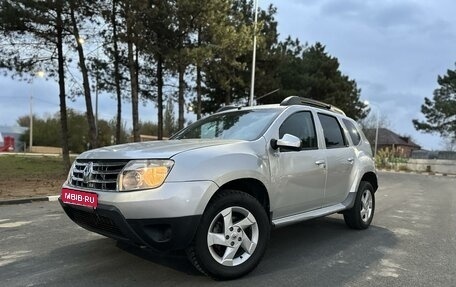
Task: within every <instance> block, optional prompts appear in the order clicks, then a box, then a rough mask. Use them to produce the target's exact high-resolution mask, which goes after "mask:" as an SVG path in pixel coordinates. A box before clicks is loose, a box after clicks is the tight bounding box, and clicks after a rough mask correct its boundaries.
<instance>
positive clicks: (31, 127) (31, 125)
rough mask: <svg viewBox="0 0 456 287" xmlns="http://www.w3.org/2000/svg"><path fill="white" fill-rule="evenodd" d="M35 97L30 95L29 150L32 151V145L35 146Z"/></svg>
mask: <svg viewBox="0 0 456 287" xmlns="http://www.w3.org/2000/svg"><path fill="white" fill-rule="evenodd" d="M32 101H33V97H32V96H30V135H29V137H30V139H29V140H30V144H29V151H30V152H32V147H33V108H32V105H33V102H32Z"/></svg>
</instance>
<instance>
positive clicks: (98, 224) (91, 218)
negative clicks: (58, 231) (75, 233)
mask: <svg viewBox="0 0 456 287" xmlns="http://www.w3.org/2000/svg"><path fill="white" fill-rule="evenodd" d="M71 215H72V218H73V220H74V221H75V222H76V223H79V224H81V225H83V226H87V227H91V228H92V229H94V230H95V231H98V232H102V233H108V234H111V235H116V236H119V237H125V236H124V234H123V233H122V231H121V230H120V228H119V227H118V226H117V225H116V224H115V223H114V221H112V220H111V218H109V217H106V216H102V215H99V214H96V213H91V212H87V211H83V210H79V209H72V210H71Z"/></svg>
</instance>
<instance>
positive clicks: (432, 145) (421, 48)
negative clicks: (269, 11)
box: [0, 0, 456, 149]
mask: <svg viewBox="0 0 456 287" xmlns="http://www.w3.org/2000/svg"><path fill="white" fill-rule="evenodd" d="M259 3H260V6H261V7H262V8H266V7H267V6H268V5H269V4H273V5H274V6H276V7H277V14H276V20H277V21H278V23H279V24H278V31H279V33H280V38H281V39H284V38H286V37H287V36H288V35H290V36H291V37H292V38H299V39H300V41H301V42H308V43H309V44H314V43H315V42H321V43H322V44H324V45H325V46H326V51H327V52H328V53H329V54H330V55H332V56H334V57H337V58H338V60H339V63H340V69H341V71H342V72H343V73H344V74H346V75H348V76H349V77H350V78H351V79H354V80H356V82H357V84H358V87H359V88H361V100H362V101H366V100H367V101H368V102H369V103H370V104H371V109H372V111H373V112H375V113H376V114H377V113H378V114H380V117H381V118H383V117H385V118H387V119H388V122H389V128H390V129H391V130H393V131H394V132H396V133H398V134H401V135H409V136H411V137H412V139H413V140H414V141H415V142H416V143H417V144H419V145H421V146H422V147H423V148H425V149H439V148H442V139H441V138H440V137H439V136H437V135H429V134H423V133H420V132H417V131H416V130H415V129H414V127H413V124H412V119H420V120H424V116H423V115H422V114H421V112H420V108H421V105H422V104H423V102H424V98H425V97H428V98H432V93H433V91H434V89H436V88H437V87H438V85H437V76H438V75H444V74H446V71H447V69H454V68H455V62H456V18H454V11H456V1H454V0H439V1H435V0H421V1H418V0H415V1H414V0H401V1H396V0H382V1H378V0H377V1H375V0H302V1H298V0H268V1H267V0H259ZM30 96H33V105H32V106H33V112H34V113H35V114H36V115H38V116H46V115H51V114H54V113H56V112H58V110H59V106H58V103H59V101H58V86H57V84H56V83H54V82H52V81H46V80H45V79H42V78H35V80H34V81H33V82H32V83H27V82H23V81H18V80H12V79H10V78H8V77H3V76H0V125H16V120H17V118H18V117H19V116H23V115H28V114H29V109H30ZM68 106H69V107H70V108H73V109H76V110H78V111H81V112H83V111H84V110H85V104H84V102H83V100H82V98H78V99H76V100H75V101H68ZM123 108H124V110H123V113H122V116H123V118H124V119H125V120H126V122H127V125H131V104H130V103H127V102H126V103H124V105H123ZM115 113H116V108H115V101H114V99H113V98H111V96H110V95H106V94H100V96H99V117H100V118H104V119H112V118H113V117H114V116H115ZM156 118H157V117H156V109H155V107H154V105H153V104H152V103H149V104H146V105H141V107H140V119H141V120H142V121H154V122H155V121H156ZM189 119H192V120H193V119H194V118H192V117H190V118H189Z"/></svg>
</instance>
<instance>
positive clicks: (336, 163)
mask: <svg viewBox="0 0 456 287" xmlns="http://www.w3.org/2000/svg"><path fill="white" fill-rule="evenodd" d="M318 118H319V120H320V124H321V126H322V129H323V134H324V142H325V145H326V169H327V179H326V190H325V196H324V200H323V206H330V205H333V204H337V203H341V202H342V201H344V199H345V198H346V197H347V196H348V191H349V188H350V180H351V178H352V176H351V174H352V172H353V164H354V161H355V151H354V148H353V147H352V146H350V145H349V142H348V139H347V138H346V136H345V132H344V130H343V129H342V126H341V124H340V122H339V119H338V118H337V117H335V116H333V115H329V114H326V113H318Z"/></svg>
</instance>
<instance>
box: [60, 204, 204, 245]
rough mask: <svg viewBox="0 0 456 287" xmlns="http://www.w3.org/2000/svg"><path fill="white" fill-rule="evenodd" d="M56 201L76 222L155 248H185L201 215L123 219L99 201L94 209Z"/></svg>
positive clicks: (121, 238)
mask: <svg viewBox="0 0 456 287" xmlns="http://www.w3.org/2000/svg"><path fill="white" fill-rule="evenodd" d="M59 202H60V204H61V205H62V207H63V210H64V211H65V213H66V214H67V215H68V217H69V218H70V219H71V220H73V221H74V222H75V223H77V224H78V225H79V226H81V227H83V228H85V229H87V230H90V231H93V232H96V233H99V234H101V235H104V236H107V237H110V238H114V239H116V240H120V241H125V242H128V243H131V244H134V245H138V246H147V247H149V248H152V249H154V250H156V251H170V250H181V249H185V248H186V247H187V246H188V245H189V244H190V243H191V241H192V240H193V237H194V235H195V233H196V229H197V228H198V224H199V221H200V219H201V215H192V216H182V217H170V218H153V219H125V217H124V216H123V215H122V213H121V212H120V210H119V209H118V208H117V207H115V206H112V205H106V204H99V205H98V207H97V209H91V208H86V207H82V206H76V205H71V204H66V203H63V202H62V200H61V199H60V198H59Z"/></svg>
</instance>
